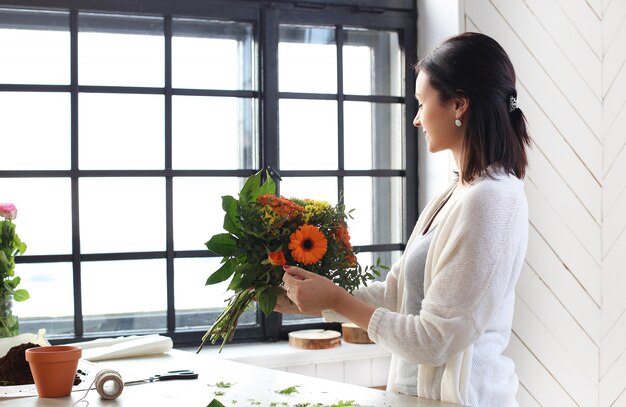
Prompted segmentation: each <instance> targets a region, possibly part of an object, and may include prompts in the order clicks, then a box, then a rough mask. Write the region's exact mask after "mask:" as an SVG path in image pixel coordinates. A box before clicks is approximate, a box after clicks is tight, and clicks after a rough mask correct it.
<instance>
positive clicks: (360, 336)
mask: <svg viewBox="0 0 626 407" xmlns="http://www.w3.org/2000/svg"><path fill="white" fill-rule="evenodd" d="M341 332H342V333H343V340H344V341H346V342H348V343H374V342H372V340H371V339H370V337H369V335H368V334H367V331H365V330H363V329H361V328H359V326H358V325H357V324H353V323H351V322H347V323H345V324H341Z"/></svg>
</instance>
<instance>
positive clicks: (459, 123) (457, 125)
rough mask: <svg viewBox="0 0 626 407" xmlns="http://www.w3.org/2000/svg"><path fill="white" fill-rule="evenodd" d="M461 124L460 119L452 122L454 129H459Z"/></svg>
mask: <svg viewBox="0 0 626 407" xmlns="http://www.w3.org/2000/svg"><path fill="white" fill-rule="evenodd" d="M462 124H463V122H462V121H461V119H456V120H455V121H454V125H455V126H456V127H461V125H462Z"/></svg>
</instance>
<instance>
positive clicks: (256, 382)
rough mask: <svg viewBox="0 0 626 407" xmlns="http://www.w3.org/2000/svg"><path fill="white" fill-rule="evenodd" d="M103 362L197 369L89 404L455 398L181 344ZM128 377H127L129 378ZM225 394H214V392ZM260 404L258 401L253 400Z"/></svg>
mask: <svg viewBox="0 0 626 407" xmlns="http://www.w3.org/2000/svg"><path fill="white" fill-rule="evenodd" d="M98 365H99V367H100V366H101V367H102V368H109V369H115V370H117V371H119V372H120V373H121V374H122V376H123V377H124V375H125V374H127V373H132V376H133V378H137V377H139V378H143V377H149V376H151V375H153V374H158V373H164V372H166V371H168V370H178V369H191V370H194V371H196V372H198V373H199V377H198V379H196V380H176V381H164V382H155V383H147V384H141V385H136V386H127V387H125V388H124V390H123V392H122V394H121V395H120V396H119V397H118V398H117V399H116V400H114V401H106V400H102V399H101V398H100V396H99V395H98V393H97V392H96V391H95V390H91V391H90V392H89V394H88V395H87V398H86V400H87V401H89V407H98V406H107V407H129V406H132V407H142V406H180V407H183V406H185V407H187V406H200V407H205V406H206V405H207V404H209V402H211V400H213V399H214V398H216V399H217V400H219V401H220V402H222V404H224V405H225V406H227V407H248V406H255V405H258V406H261V407H268V406H270V403H272V402H276V403H277V404H276V405H277V406H280V407H284V406H285V404H282V403H283V402H285V403H287V404H286V405H288V406H290V407H291V406H294V405H295V404H298V403H306V402H308V403H311V405H314V404H316V403H323V404H326V405H332V404H336V403H338V402H339V401H340V400H344V401H346V400H354V402H355V403H358V404H359V405H361V406H373V407H391V406H393V407H409V406H411V407H444V406H445V407H452V406H457V405H456V404H450V403H441V402H437V401H432V400H425V399H419V398H416V397H410V396H403V395H398V394H393V393H387V392H385V391H381V390H375V389H370V388H367V387H362V386H355V385H351V384H344V383H339V382H334V381H330V380H324V379H318V378H314V377H309V376H303V375H298V374H295V373H288V372H284V371H279V370H272V369H267V368H263V367H258V366H252V365H248V364H243V363H239V362H233V361H229V360H224V359H218V358H214V357H211V356H207V355H202V354H199V355H196V354H193V353H189V352H184V351H180V350H172V351H170V352H169V353H167V354H163V355H158V356H151V357H141V358H129V359H120V360H112V361H106V362H101V363H99V364H98ZM125 380H128V379H126V378H125ZM218 382H225V383H233V385H232V387H230V388H218V387H215V384H216V383H218ZM296 385H298V386H299V387H297V390H298V392H299V393H292V394H290V395H283V394H278V393H276V391H280V390H283V389H286V388H288V387H291V386H296ZM217 391H223V392H224V395H222V396H216V395H215V392H217ZM84 394H85V393H84V391H75V392H73V393H72V395H71V396H69V397H64V398H56V399H47V398H39V397H25V398H18V399H11V400H2V401H0V406H2V407H4V406H7V407H9V406H11V407H34V406H36V407H53V406H54V407H61V406H63V407H69V406H70V405H71V404H72V403H74V402H75V401H76V400H78V399H80V398H81V397H82V396H83V395H84ZM257 402H258V403H259V404H255V403H257Z"/></svg>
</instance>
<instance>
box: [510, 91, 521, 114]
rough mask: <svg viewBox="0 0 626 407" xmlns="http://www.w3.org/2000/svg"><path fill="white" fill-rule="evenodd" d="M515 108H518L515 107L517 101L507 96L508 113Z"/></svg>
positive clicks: (513, 97)
mask: <svg viewBox="0 0 626 407" xmlns="http://www.w3.org/2000/svg"><path fill="white" fill-rule="evenodd" d="M517 108H519V106H518V105H517V99H516V98H515V96H513V95H511V96H509V113H511V112H512V111H513V110H515V109H517Z"/></svg>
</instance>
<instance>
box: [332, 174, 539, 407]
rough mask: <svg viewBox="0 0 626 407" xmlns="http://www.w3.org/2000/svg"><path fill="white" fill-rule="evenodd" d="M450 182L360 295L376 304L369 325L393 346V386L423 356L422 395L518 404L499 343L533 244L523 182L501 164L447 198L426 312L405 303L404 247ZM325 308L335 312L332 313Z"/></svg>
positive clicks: (427, 279) (431, 260)
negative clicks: (403, 364)
mask: <svg viewBox="0 0 626 407" xmlns="http://www.w3.org/2000/svg"><path fill="white" fill-rule="evenodd" d="M453 186H454V184H453V185H450V187H449V188H448V190H446V191H444V192H443V193H442V194H441V195H439V196H438V197H436V198H435V199H433V200H432V201H431V202H430V203H429V204H428V205H427V206H426V208H425V209H424V211H423V212H422V214H421V215H420V217H419V219H418V221H417V225H416V226H415V229H414V230H413V233H412V235H411V237H410V239H409V242H408V243H407V248H406V250H405V252H404V254H403V255H402V257H401V258H400V260H399V261H398V262H397V263H396V264H394V265H393V267H392V268H391V270H390V272H389V273H388V275H387V278H386V280H385V281H384V282H377V283H374V284H372V285H370V286H368V287H365V288H363V289H360V290H358V291H356V292H355V293H354V294H355V296H356V297H357V298H359V299H361V300H363V301H364V302H367V303H369V304H372V305H374V306H377V307H379V308H377V309H376V310H375V312H374V314H373V315H372V318H371V319H370V322H369V327H368V334H369V336H370V338H371V339H372V340H373V341H374V342H376V343H377V344H379V345H380V346H382V347H383V348H385V349H387V350H388V351H390V352H391V353H392V360H391V367H390V373H389V380H388V384H387V389H388V390H390V391H397V389H395V388H394V383H395V375H396V374H397V364H398V358H400V357H401V358H404V359H406V360H408V361H412V362H414V363H417V364H418V365H419V368H418V378H417V390H418V395H420V396H421V397H427V398H431V399H441V400H443V401H448V402H455V403H460V404H466V405H470V406H491V405H493V406H516V405H517V403H516V401H515V394H516V392H517V386H518V379H517V376H516V374H515V372H514V367H515V366H514V364H513V362H512V361H511V360H510V359H508V358H506V357H505V356H503V355H502V352H503V351H504V349H505V348H506V347H507V345H508V343H509V338H510V334H511V325H512V319H513V305H514V302H515V284H516V282H517V279H518V277H519V273H520V271H521V268H522V265H523V261H524V257H525V255H526V246H527V243H528V206H527V202H526V196H525V194H524V187H523V183H522V181H520V180H519V179H517V178H515V177H514V176H510V175H506V174H503V173H500V172H494V173H492V174H491V177H490V176H483V177H481V178H479V179H477V180H475V181H474V182H472V184H470V185H469V186H467V187H466V188H465V189H463V190H462V191H458V192H459V194H460V195H459V196H458V197H457V199H455V200H451V201H450V202H448V203H447V204H446V205H445V206H444V208H443V211H442V213H441V217H440V220H439V222H438V223H437V228H436V230H435V233H434V236H433V240H432V243H431V245H430V247H429V250H428V254H427V258H426V265H425V275H424V293H425V298H424V301H423V303H422V309H421V311H420V314H419V315H417V316H414V315H406V314H402V313H401V312H399V310H402V309H403V303H404V295H403V293H404V286H405V277H404V275H405V273H407V272H408V270H407V268H408V267H409V265H408V264H405V262H406V258H407V253H409V252H410V251H411V249H412V243H413V241H414V240H415V239H416V237H417V236H419V235H421V234H422V232H423V229H424V227H425V225H426V223H427V222H428V220H429V219H430V217H431V216H432V214H433V213H434V211H435V210H436V208H437V206H438V204H439V203H440V202H441V200H442V199H444V198H445V197H446V195H447V194H448V192H449V191H450V190H451V189H452V188H453ZM327 316H331V314H330V313H326V312H325V317H327ZM438 367H443V375H442V376H441V385H440V386H433V384H434V383H435V382H436V381H438V380H436V377H435V376H436V372H437V370H439V369H438Z"/></svg>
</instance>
